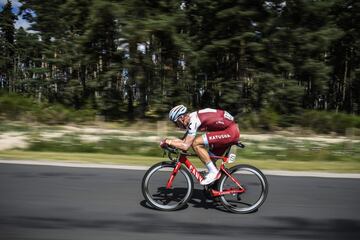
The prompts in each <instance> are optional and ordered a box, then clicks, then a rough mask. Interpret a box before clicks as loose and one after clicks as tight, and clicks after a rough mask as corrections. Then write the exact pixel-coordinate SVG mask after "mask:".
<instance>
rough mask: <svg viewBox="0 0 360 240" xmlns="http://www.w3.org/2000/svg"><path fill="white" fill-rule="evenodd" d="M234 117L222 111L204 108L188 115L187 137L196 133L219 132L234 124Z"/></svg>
mask: <svg viewBox="0 0 360 240" xmlns="http://www.w3.org/2000/svg"><path fill="white" fill-rule="evenodd" d="M234 123H235V122H234V117H233V116H231V114H230V113H228V112H227V111H224V110H219V109H211V108H205V109H202V110H199V111H197V112H192V113H190V122H189V125H188V135H192V136H195V135H196V133H197V131H198V130H199V131H201V132H207V131H210V132H212V131H221V130H224V129H226V128H228V127H229V126H230V125H231V124H234Z"/></svg>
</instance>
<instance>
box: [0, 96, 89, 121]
mask: <svg viewBox="0 0 360 240" xmlns="http://www.w3.org/2000/svg"><path fill="white" fill-rule="evenodd" d="M95 114H96V111H95V110H91V109H83V110H74V109H71V108H66V107H64V106H62V105H60V104H46V103H38V102H36V101H35V100H34V99H32V98H27V97H23V96H21V95H18V94H3V93H2V94H0V117H2V118H5V119H9V120H23V121H38V122H41V123H48V124H58V123H69V122H75V123H81V122H89V121H94V120H95Z"/></svg>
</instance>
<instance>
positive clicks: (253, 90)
mask: <svg viewBox="0 0 360 240" xmlns="http://www.w3.org/2000/svg"><path fill="white" fill-rule="evenodd" d="M15 2H16V5H17V6H13V3H12V2H11V1H2V3H3V4H2V5H3V6H2V9H0V43H1V44H0V53H1V55H0V90H1V93H0V115H1V116H2V118H3V119H10V120H23V119H26V120H27V121H38V122H45V123H66V122H74V121H75V122H86V121H92V120H95V119H101V120H105V121H114V120H115V121H116V120H129V121H133V120H139V119H143V120H145V121H152V120H159V119H163V118H164V117H166V115H167V113H168V111H169V109H171V107H173V106H174V105H176V104H185V105H187V106H189V108H190V109H191V110H195V109H199V108H205V107H212V108H222V109H226V110H228V111H229V112H231V113H232V114H233V115H234V116H236V117H237V119H238V121H239V123H240V125H241V127H242V128H244V129H246V128H255V129H264V130H273V129H277V128H286V127H291V126H301V127H306V128H311V129H314V130H315V131H318V132H321V133H330V132H337V133H340V134H345V133H346V131H347V129H355V134H358V129H359V128H360V118H359V114H360V64H359V63H360V40H359V39H360V36H359V35H360V30H359V24H358V23H359V22H360V3H359V2H358V1H355V0H326V1H322V0H310V1H309V0H306V1H305V0H297V1H283V0H280V1H260V0H224V1H211V0H197V1H191V0H189V1H186V0H168V1H158V0H147V1H145V0H142V1H140V0H123V1H111V0H52V1H41V0H20V1H15ZM14 9H16V11H15V10H14ZM19 18H23V19H25V20H26V21H28V23H29V27H28V28H27V29H24V28H23V27H20V28H15V23H16V20H17V19H19Z"/></svg>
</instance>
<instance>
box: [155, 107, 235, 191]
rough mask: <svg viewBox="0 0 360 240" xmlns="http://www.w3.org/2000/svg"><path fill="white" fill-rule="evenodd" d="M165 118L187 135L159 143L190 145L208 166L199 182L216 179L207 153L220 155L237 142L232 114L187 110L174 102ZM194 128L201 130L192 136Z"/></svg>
mask: <svg viewBox="0 0 360 240" xmlns="http://www.w3.org/2000/svg"><path fill="white" fill-rule="evenodd" d="M169 119H170V121H172V122H174V123H176V125H177V126H178V127H180V128H182V129H186V130H187V134H186V137H185V138H184V139H165V140H163V141H161V143H160V146H161V147H164V145H165V144H167V145H169V146H172V147H175V148H178V149H181V150H183V151H187V150H188V149H189V148H190V147H192V148H193V149H194V151H195V152H196V154H197V155H198V156H199V158H200V160H201V161H202V162H203V163H204V165H205V166H206V167H207V169H208V174H207V175H206V176H205V178H204V179H203V180H202V181H201V182H200V184H201V185H208V184H210V183H213V182H214V181H216V180H217V179H218V178H219V177H220V173H219V170H218V169H217V168H216V166H215V164H214V163H213V162H212V161H211V159H210V155H209V154H215V155H222V154H224V152H225V151H226V149H227V148H228V147H229V146H231V145H233V144H234V143H236V142H238V141H239V137H240V131H239V127H238V125H237V124H236V122H235V121H234V117H233V116H232V115H231V114H230V113H228V112H227V111H224V110H220V109H211V108H205V109H201V110H199V111H195V112H191V113H189V112H187V108H186V107H185V106H184V105H178V106H175V107H174V108H172V109H171V110H170V112H169ZM197 131H202V132H205V133H204V134H202V135H198V136H196V133H197ZM207 149H209V150H210V151H211V152H208V150H207Z"/></svg>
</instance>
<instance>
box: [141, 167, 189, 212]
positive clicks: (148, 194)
mask: <svg viewBox="0 0 360 240" xmlns="http://www.w3.org/2000/svg"><path fill="white" fill-rule="evenodd" d="M174 168H175V163H173V162H160V163H157V164H155V165H153V166H152V167H151V168H149V170H148V171H147V172H146V173H145V175H144V177H143V179H142V194H143V196H144V198H145V200H146V201H147V203H149V204H150V206H151V207H153V208H155V209H158V210H161V211H175V210H178V209H180V208H183V207H184V206H185V204H186V203H187V202H188V201H189V199H190V198H191V196H192V193H193V189H194V181H193V179H192V177H191V174H190V172H189V171H188V170H187V169H186V168H184V167H181V168H180V169H179V172H178V174H177V175H176V177H175V179H174V184H173V185H176V183H179V181H180V180H181V179H180V177H181V176H182V177H183V179H182V181H181V183H183V182H184V183H185V186H184V187H183V188H180V187H178V188H176V187H172V189H166V188H165V186H166V184H167V180H168V179H169V177H170V173H171V172H170V171H172V170H173V169H174ZM164 169H168V170H170V171H165V172H164V173H162V174H161V175H164V176H163V177H161V180H158V182H159V183H158V185H159V187H158V188H157V189H156V187H155V190H156V191H157V192H156V195H153V193H152V187H151V185H152V183H153V182H154V185H157V183H156V179H155V180H153V182H152V178H153V177H154V176H156V175H159V173H160V172H161V170H164ZM182 192H183V193H182ZM167 194H169V195H167ZM170 195H171V196H177V197H179V198H180V199H176V200H178V202H176V203H175V204H172V205H169V202H170V200H171V198H174V199H175V197H171V196H170ZM161 196H163V198H164V202H161V201H163V200H162V199H156V198H160V197H161Z"/></svg>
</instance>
